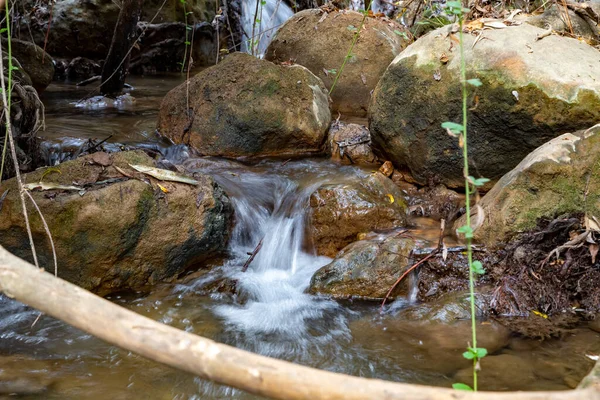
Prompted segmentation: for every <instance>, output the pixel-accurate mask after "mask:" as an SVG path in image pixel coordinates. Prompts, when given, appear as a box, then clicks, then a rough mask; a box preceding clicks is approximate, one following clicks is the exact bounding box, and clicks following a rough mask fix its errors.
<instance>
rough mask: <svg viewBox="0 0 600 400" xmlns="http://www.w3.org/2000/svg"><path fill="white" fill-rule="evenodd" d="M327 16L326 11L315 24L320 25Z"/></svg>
mask: <svg viewBox="0 0 600 400" xmlns="http://www.w3.org/2000/svg"><path fill="white" fill-rule="evenodd" d="M327 15H329V14H328V13H327V11H325V12H324V13H323V16H322V17H321V18H320V19H319V22H317V23H318V24H320V23H321V22H323V21H325V18H327Z"/></svg>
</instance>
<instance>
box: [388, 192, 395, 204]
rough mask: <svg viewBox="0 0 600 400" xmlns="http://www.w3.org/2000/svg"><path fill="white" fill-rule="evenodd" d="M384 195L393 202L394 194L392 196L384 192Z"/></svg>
mask: <svg viewBox="0 0 600 400" xmlns="http://www.w3.org/2000/svg"><path fill="white" fill-rule="evenodd" d="M386 196H387V197H388V199H389V200H390V204H394V196H392V195H391V194H389V193H388V194H386Z"/></svg>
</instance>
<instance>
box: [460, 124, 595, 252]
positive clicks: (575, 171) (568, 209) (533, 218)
mask: <svg viewBox="0 0 600 400" xmlns="http://www.w3.org/2000/svg"><path fill="white" fill-rule="evenodd" d="M599 154H600V126H595V127H593V128H590V129H588V130H585V131H578V132H575V133H566V134H564V135H561V136H559V137H557V138H555V139H552V140H550V141H549V142H547V143H545V144H544V145H542V146H540V147H538V148H537V149H535V150H534V151H533V152H532V153H531V154H529V155H528V156H527V157H526V158H525V159H524V160H523V161H522V162H521V163H520V164H519V165H517V166H516V167H515V168H514V169H513V170H512V171H510V172H509V173H507V174H506V175H504V176H503V177H502V179H500V180H499V181H498V183H496V185H495V186H494V187H493V188H492V190H490V191H489V192H488V193H487V194H486V195H485V196H484V197H483V198H482V199H481V201H480V202H479V205H480V206H481V210H482V212H483V215H481V213H479V214H475V215H474V216H473V219H472V220H473V221H474V222H475V226H476V229H475V231H474V235H475V239H476V240H478V241H480V242H482V243H484V244H486V245H487V246H496V245H498V244H500V243H501V242H506V241H508V240H510V239H511V238H513V237H515V236H516V235H517V234H518V233H520V232H523V231H525V230H529V229H533V228H534V227H535V226H536V223H537V222H538V220H539V219H540V218H542V217H548V218H554V217H557V216H559V215H561V214H566V213H581V214H584V213H587V215H588V216H590V218H591V217H592V216H600V197H599V196H598V193H600V175H599V174H598V173H597V170H596V169H597V159H598V155H599ZM597 218H598V217H597ZM462 225H464V217H462V218H460V219H459V220H458V221H457V222H456V223H455V225H454V227H455V228H458V227H459V226H462Z"/></svg>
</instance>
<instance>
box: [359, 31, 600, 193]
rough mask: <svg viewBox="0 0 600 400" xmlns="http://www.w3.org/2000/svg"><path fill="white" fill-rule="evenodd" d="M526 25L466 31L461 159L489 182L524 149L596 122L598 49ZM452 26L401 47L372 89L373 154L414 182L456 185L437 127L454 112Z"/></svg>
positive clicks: (448, 147)
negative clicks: (468, 83) (465, 144)
mask: <svg viewBox="0 0 600 400" xmlns="http://www.w3.org/2000/svg"><path fill="white" fill-rule="evenodd" d="M544 32H545V30H543V29H540V28H536V27H534V26H531V25H529V24H523V25H521V26H513V27H506V28H504V29H488V30H485V31H484V32H483V33H481V35H483V36H481V37H479V36H478V35H479V34H465V35H464V47H465V58H466V61H465V62H466V67H467V78H468V79H472V78H479V80H480V81H481V82H482V83H483V85H482V86H480V87H477V88H473V87H469V108H470V111H469V125H468V133H469V158H470V161H471V167H472V168H473V171H475V172H476V174H478V175H481V176H483V177H486V178H489V179H492V180H497V179H499V178H500V177H501V176H502V175H503V174H504V173H506V172H508V171H510V169H511V168H513V167H515V166H516V165H517V164H518V163H519V162H520V161H521V160H522V159H523V158H524V157H525V156H526V155H527V154H528V153H529V152H530V151H532V150H533V149H535V148H536V147H538V146H540V145H541V144H543V143H544V142H546V141H548V140H550V139H552V138H554V137H556V136H558V135H560V134H562V133H564V132H572V131H575V130H578V129H583V128H586V127H589V126H591V125H593V124H595V123H597V122H598V121H600V52H598V51H597V50H596V49H594V48H593V47H591V46H589V45H587V44H585V43H583V42H580V41H578V40H576V39H571V38H567V37H561V36H557V35H552V36H548V37H545V38H543V39H541V40H536V38H537V37H538V35H541V34H542V33H544ZM456 36H457V34H455V33H453V27H452V26H446V27H443V28H440V29H437V30H435V31H433V32H431V33H429V34H428V35H426V36H424V37H422V38H420V39H419V40H418V41H416V42H415V43H413V44H412V45H411V46H409V47H407V48H406V49H405V50H404V51H403V52H402V53H401V54H400V55H399V56H398V57H396V59H395V60H394V61H393V62H392V64H391V65H390V66H389V68H388V69H387V71H386V72H385V74H384V75H383V77H382V79H381V80H380V82H379V84H378V85H377V87H376V89H375V92H374V94H373V101H372V104H371V109H370V111H369V112H370V116H369V127H370V130H371V136H372V140H373V144H374V146H375V148H376V150H378V151H379V153H381V154H383V155H385V158H386V159H389V160H391V161H393V162H394V163H395V164H397V165H403V166H408V167H409V168H410V170H411V172H412V175H413V177H414V178H415V179H416V180H417V181H418V182H419V183H421V184H426V183H430V182H431V181H434V182H435V181H438V182H441V183H444V184H446V185H447V186H450V187H462V186H464V178H463V161H462V152H461V149H460V148H459V143H458V140H457V139H456V138H454V137H451V136H450V135H448V134H447V133H446V131H445V130H443V129H442V128H441V127H440V125H441V123H442V122H445V121H454V122H459V121H460V120H461V115H462V101H461V94H460V93H461V89H460V78H459V77H460V54H459V47H458V45H457V43H456V42H455V40H456Z"/></svg>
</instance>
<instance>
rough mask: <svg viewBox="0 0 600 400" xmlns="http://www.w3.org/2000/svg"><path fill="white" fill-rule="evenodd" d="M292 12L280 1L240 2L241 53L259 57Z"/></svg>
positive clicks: (253, 0)
mask: <svg viewBox="0 0 600 400" xmlns="http://www.w3.org/2000/svg"><path fill="white" fill-rule="evenodd" d="M292 15H294V11H292V9H291V8H290V7H289V6H288V5H287V4H285V3H284V2H283V1H282V0H242V16H241V21H240V22H241V25H242V31H243V33H242V35H243V37H242V51H245V52H247V53H251V54H255V55H257V56H258V57H261V58H262V56H263V55H264V54H265V51H266V50H267V46H268V45H269V43H271V39H272V38H273V36H274V35H275V33H276V32H277V29H279V27H280V26H281V25H283V23H284V22H285V21H287V20H288V19H290V18H291V17H292Z"/></svg>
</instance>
